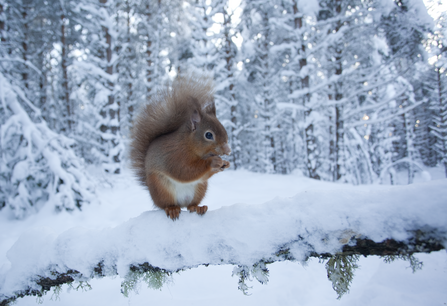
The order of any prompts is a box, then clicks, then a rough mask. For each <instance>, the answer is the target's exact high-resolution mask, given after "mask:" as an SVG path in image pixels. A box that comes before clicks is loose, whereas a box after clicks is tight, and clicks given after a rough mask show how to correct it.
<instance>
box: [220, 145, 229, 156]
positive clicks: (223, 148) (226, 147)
mask: <svg viewBox="0 0 447 306" xmlns="http://www.w3.org/2000/svg"><path fill="white" fill-rule="evenodd" d="M222 151H223V154H225V155H230V153H231V149H230V146H229V145H228V143H226V144H225V145H223V146H222Z"/></svg>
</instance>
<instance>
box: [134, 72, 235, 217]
mask: <svg viewBox="0 0 447 306" xmlns="http://www.w3.org/2000/svg"><path fill="white" fill-rule="evenodd" d="M213 91H214V89H213V82H212V80H211V79H210V78H207V77H202V76H196V75H189V76H183V77H182V76H180V77H177V78H176V79H175V80H174V82H173V83H172V86H171V88H168V89H165V90H163V91H159V92H158V93H157V95H155V97H153V98H152V99H151V101H150V102H149V103H148V104H146V105H145V106H144V107H143V109H142V110H141V112H140V114H139V115H138V116H137V118H136V119H135V122H134V126H133V128H132V136H131V137H132V140H131V150H130V157H131V162H132V168H133V169H134V170H135V171H136V174H137V176H138V178H139V180H140V182H141V183H142V184H143V185H145V186H147V187H148V189H149V193H150V195H151V197H152V199H153V201H154V204H155V205H156V206H157V207H159V208H161V209H163V210H164V211H165V212H166V215H167V217H170V218H171V219H172V220H175V219H178V217H179V215H180V211H181V208H182V207H186V208H187V209H188V210H189V211H190V212H194V211H195V212H197V213H198V214H199V215H203V214H205V213H206V211H207V210H208V207H207V206H205V205H204V206H199V204H200V202H201V201H202V199H203V197H204V196H205V193H206V190H207V187H208V183H207V181H208V179H209V178H210V177H211V176H213V175H214V174H216V173H217V172H220V171H223V170H224V169H226V168H228V167H229V166H230V163H229V162H228V161H226V160H223V159H222V158H221V157H220V156H221V155H224V154H225V155H229V154H230V153H231V149H230V147H229V145H228V135H227V132H226V130H225V128H224V127H223V126H222V124H221V123H220V122H219V120H218V119H217V117H216V106H215V104H214V92H213Z"/></svg>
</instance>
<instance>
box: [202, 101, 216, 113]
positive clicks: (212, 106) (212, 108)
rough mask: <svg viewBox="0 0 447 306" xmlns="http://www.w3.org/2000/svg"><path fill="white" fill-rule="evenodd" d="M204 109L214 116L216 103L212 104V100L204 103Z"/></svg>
mask: <svg viewBox="0 0 447 306" xmlns="http://www.w3.org/2000/svg"><path fill="white" fill-rule="evenodd" d="M204 109H205V112H206V113H207V114H210V115H214V116H216V104H214V100H213V101H210V102H208V103H207V104H205V105H204Z"/></svg>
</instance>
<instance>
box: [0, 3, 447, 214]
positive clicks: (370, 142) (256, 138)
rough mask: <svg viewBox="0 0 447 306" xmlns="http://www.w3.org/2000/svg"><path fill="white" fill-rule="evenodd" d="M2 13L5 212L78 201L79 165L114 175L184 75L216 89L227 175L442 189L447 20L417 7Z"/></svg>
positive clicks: (56, 7) (85, 187)
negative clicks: (142, 114)
mask: <svg viewBox="0 0 447 306" xmlns="http://www.w3.org/2000/svg"><path fill="white" fill-rule="evenodd" d="M0 14H1V15H0V16H1V17H0V18H1V19H0V32H1V45H0V52H1V61H0V70H1V76H0V77H1V80H0V86H1V88H0V91H1V100H2V103H1V105H0V118H1V161H0V163H1V164H0V165H1V168H0V173H1V175H0V179H1V186H2V191H1V192H0V207H5V206H9V207H10V208H12V209H13V210H14V211H15V214H16V216H17V217H21V216H24V215H26V213H27V211H30V210H33V209H35V208H36V207H38V206H39V205H40V204H39V203H43V202H46V201H48V199H49V198H57V199H58V200H59V204H58V209H68V210H72V209H76V207H80V206H81V205H82V203H83V202H86V201H87V202H88V201H89V197H91V190H92V188H91V186H90V185H91V182H89V180H88V178H87V177H86V175H85V173H84V172H83V167H84V166H85V165H88V164H95V165H98V164H101V165H102V167H103V169H104V171H105V172H107V173H109V174H110V175H113V174H118V173H120V171H121V168H122V167H123V165H124V164H125V163H126V161H127V159H126V154H127V151H126V148H127V146H128V136H129V130H130V129H131V128H132V120H133V117H134V115H135V112H137V111H138V109H139V106H140V105H141V104H142V103H144V102H145V101H147V100H148V99H149V98H150V97H151V95H152V94H154V93H155V92H156V91H157V90H158V89H160V88H161V87H163V86H168V85H167V84H168V83H167V82H168V81H169V79H172V78H173V77H175V76H176V75H177V74H179V73H182V71H191V70H193V69H196V70H200V71H204V72H207V73H209V74H211V75H212V76H213V77H214V79H215V82H216V104H217V113H218V117H219V118H220V120H221V121H222V122H223V124H224V126H225V128H226V129H227V131H228V134H229V139H230V144H231V147H232V149H233V154H232V156H231V158H230V161H231V162H232V164H233V169H241V168H244V169H248V170H250V171H255V172H266V173H280V174H288V173H291V172H292V171H294V170H298V171H301V172H302V173H303V174H304V175H305V176H308V177H310V178H313V179H317V180H325V181H338V182H346V183H352V184H370V183H375V182H379V183H387V184H407V183H412V181H413V177H414V174H415V173H416V172H418V171H421V169H422V167H423V166H424V165H425V166H429V167H434V166H437V165H443V166H444V167H445V171H446V176H447V98H446V93H447V71H446V70H445V69H446V65H447V62H445V58H446V56H445V52H446V50H447V42H446V41H445V39H446V37H445V33H446V32H445V31H446V25H447V20H446V18H447V17H446V14H445V12H444V13H442V14H441V15H440V16H439V17H438V19H437V20H433V19H432V18H431V17H430V16H429V15H428V13H427V9H426V7H425V6H424V4H423V3H422V2H421V1H416V0H414V1H413V0H412V1H395V2H393V1H376V0H370V1H367V0H359V1H351V0H349V1H345V0H337V1H332V0H330V1H316V0H315V1H298V0H296V1H294V0H290V1H242V2H241V3H239V4H238V6H235V5H234V4H233V3H231V2H228V1H224V0H215V1H214V0H206V1H201V0H197V1H169V2H163V1H158V2H157V1H150V0H147V1H145V0H144V1H138V0H123V1H121V0H108V1H107V0H82V1H68V0H67V1H51V0H45V1H39V0H32V1H26V0H21V1H16V0H14V1H7V0H5V1H2V2H1V4H0ZM443 55H444V56H443ZM398 171H406V172H407V173H408V175H407V178H405V180H404V181H402V179H401V180H399V179H398V178H397V177H396V172H398Z"/></svg>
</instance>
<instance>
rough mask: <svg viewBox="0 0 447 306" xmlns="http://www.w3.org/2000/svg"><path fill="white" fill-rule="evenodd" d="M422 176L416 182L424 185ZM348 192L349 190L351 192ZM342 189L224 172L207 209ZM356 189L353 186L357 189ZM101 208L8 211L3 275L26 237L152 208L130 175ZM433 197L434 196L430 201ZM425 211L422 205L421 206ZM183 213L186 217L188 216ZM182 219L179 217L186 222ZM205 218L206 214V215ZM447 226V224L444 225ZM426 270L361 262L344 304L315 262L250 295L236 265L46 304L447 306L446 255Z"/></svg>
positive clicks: (276, 276) (438, 174)
mask: <svg viewBox="0 0 447 306" xmlns="http://www.w3.org/2000/svg"><path fill="white" fill-rule="evenodd" d="M430 174H431V178H432V179H433V180H435V179H441V178H442V169H438V170H436V171H430ZM426 179H427V176H426V175H423V176H421V177H418V178H417V179H416V182H417V181H421V180H426ZM344 187H347V188H348V189H349V188H350V187H348V186H344ZM337 188H340V185H337V184H332V183H325V182H318V181H314V180H309V179H307V178H304V177H302V176H300V175H298V174H293V175H288V176H281V175H262V174H254V173H249V172H245V171H237V172H234V171H226V172H223V173H220V174H219V175H216V176H215V177H213V178H212V180H211V182H210V189H209V194H208V196H207V198H206V199H205V201H204V204H206V205H208V206H209V209H210V210H216V209H218V208H220V207H223V206H230V205H233V204H236V203H244V204H253V205H256V204H262V203H264V202H267V201H269V200H272V199H274V198H276V197H281V198H287V197H292V196H294V195H296V194H298V193H300V192H303V191H309V190H316V189H320V190H321V189H324V190H334V189H337ZM352 188H354V187H352ZM98 191H99V192H98V195H99V198H100V199H101V204H98V203H96V204H91V205H89V206H87V207H85V208H84V209H83V212H74V213H72V214H69V213H65V212H64V213H60V214H55V213H54V212H53V211H52V207H50V206H48V207H45V208H44V209H43V210H41V211H40V212H39V214H37V215H35V216H32V217H30V218H28V219H26V220H24V221H15V220H10V219H9V218H8V215H7V214H6V213H5V211H2V212H1V213H0V273H1V272H2V271H3V272H4V271H5V270H7V269H8V268H9V265H10V263H9V261H8V259H7V257H6V253H7V251H8V250H9V249H10V248H11V247H12V245H13V244H14V243H15V242H16V241H17V239H18V237H19V236H20V235H21V234H22V233H25V232H28V233H29V232H30V231H38V230H40V229H41V228H43V227H46V228H50V229H51V231H53V232H54V233H56V234H60V233H62V232H64V231H66V230H68V229H71V228H73V227H79V226H81V227H84V228H86V229H96V230H101V229H106V228H110V227H115V226H118V225H120V224H122V223H124V222H126V221H127V220H129V219H130V218H134V217H138V216H139V215H140V214H141V213H142V212H144V211H146V210H148V209H152V204H151V200H150V198H149V195H148V194H147V192H146V191H145V190H144V189H143V188H141V187H139V186H137V184H136V183H135V182H134V181H133V179H131V178H130V176H129V175H128V174H125V175H123V176H121V177H120V178H118V179H117V180H116V182H115V183H114V187H113V188H109V187H107V184H105V183H103V184H102V186H100V187H99V188H98ZM426 196H427V197H430V195H426ZM421 205H423V203H421ZM184 214H185V213H184ZM181 217H182V216H180V218H181ZM205 217H206V216H205ZM446 221H447V220H446ZM417 257H418V258H419V259H420V260H422V261H423V262H424V267H423V269H422V270H421V271H417V272H416V273H414V274H413V273H412V271H411V269H409V268H408V266H409V263H408V262H403V261H396V262H393V263H391V264H385V263H383V262H382V260H381V259H380V258H376V257H368V258H362V259H361V260H360V262H359V265H360V268H359V269H358V270H356V273H355V278H354V281H353V284H352V286H351V291H350V293H349V294H348V295H345V296H343V297H342V298H341V300H337V299H336V297H337V295H336V293H335V292H334V291H333V290H332V288H331V283H330V282H329V281H328V280H327V277H326V270H325V268H324V264H322V263H319V262H318V260H315V259H313V260H310V261H309V262H308V265H307V266H305V267H303V266H302V265H300V264H298V263H291V262H284V263H275V264H272V265H269V266H268V268H269V270H270V275H269V283H268V284H267V285H261V284H259V283H258V282H257V281H253V282H251V283H249V285H250V286H253V288H252V289H251V290H250V291H249V293H250V294H251V295H250V296H244V295H243V294H242V293H241V292H240V291H238V290H237V282H238V279H237V278H236V277H231V273H232V270H233V267H232V266H209V267H199V268H196V269H192V270H187V271H184V272H181V273H179V274H175V275H174V276H173V282H172V283H170V284H167V285H165V286H164V287H163V288H162V290H161V291H157V290H152V289H148V288H146V285H145V284H144V283H142V284H141V286H140V289H139V294H136V293H132V294H131V295H130V297H129V298H126V297H124V296H123V295H122V294H121V293H120V284H121V281H122V279H120V278H119V277H115V278H105V279H95V280H92V281H91V282H90V285H91V287H92V288H93V289H92V290H91V291H87V292H81V291H74V290H71V291H70V292H69V293H68V292H67V287H66V286H64V287H63V290H62V292H61V293H60V294H59V296H58V297H56V296H53V300H51V298H52V293H49V294H47V295H46V296H45V297H44V298H43V304H44V305H125V304H128V305H143V304H144V305H145V304H148V303H153V304H154V305H160V304H161V303H163V304H164V305H179V304H182V305H185V304H186V305H210V304H211V305H228V304H229V303H233V304H235V305H242V303H244V305H298V304H299V305H359V304H364V305H446V304H447V290H446V284H447V256H446V253H445V251H441V252H438V253H432V254H421V255H417ZM35 304H36V298H35V297H27V298H23V299H19V300H18V303H17V305H35Z"/></svg>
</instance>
